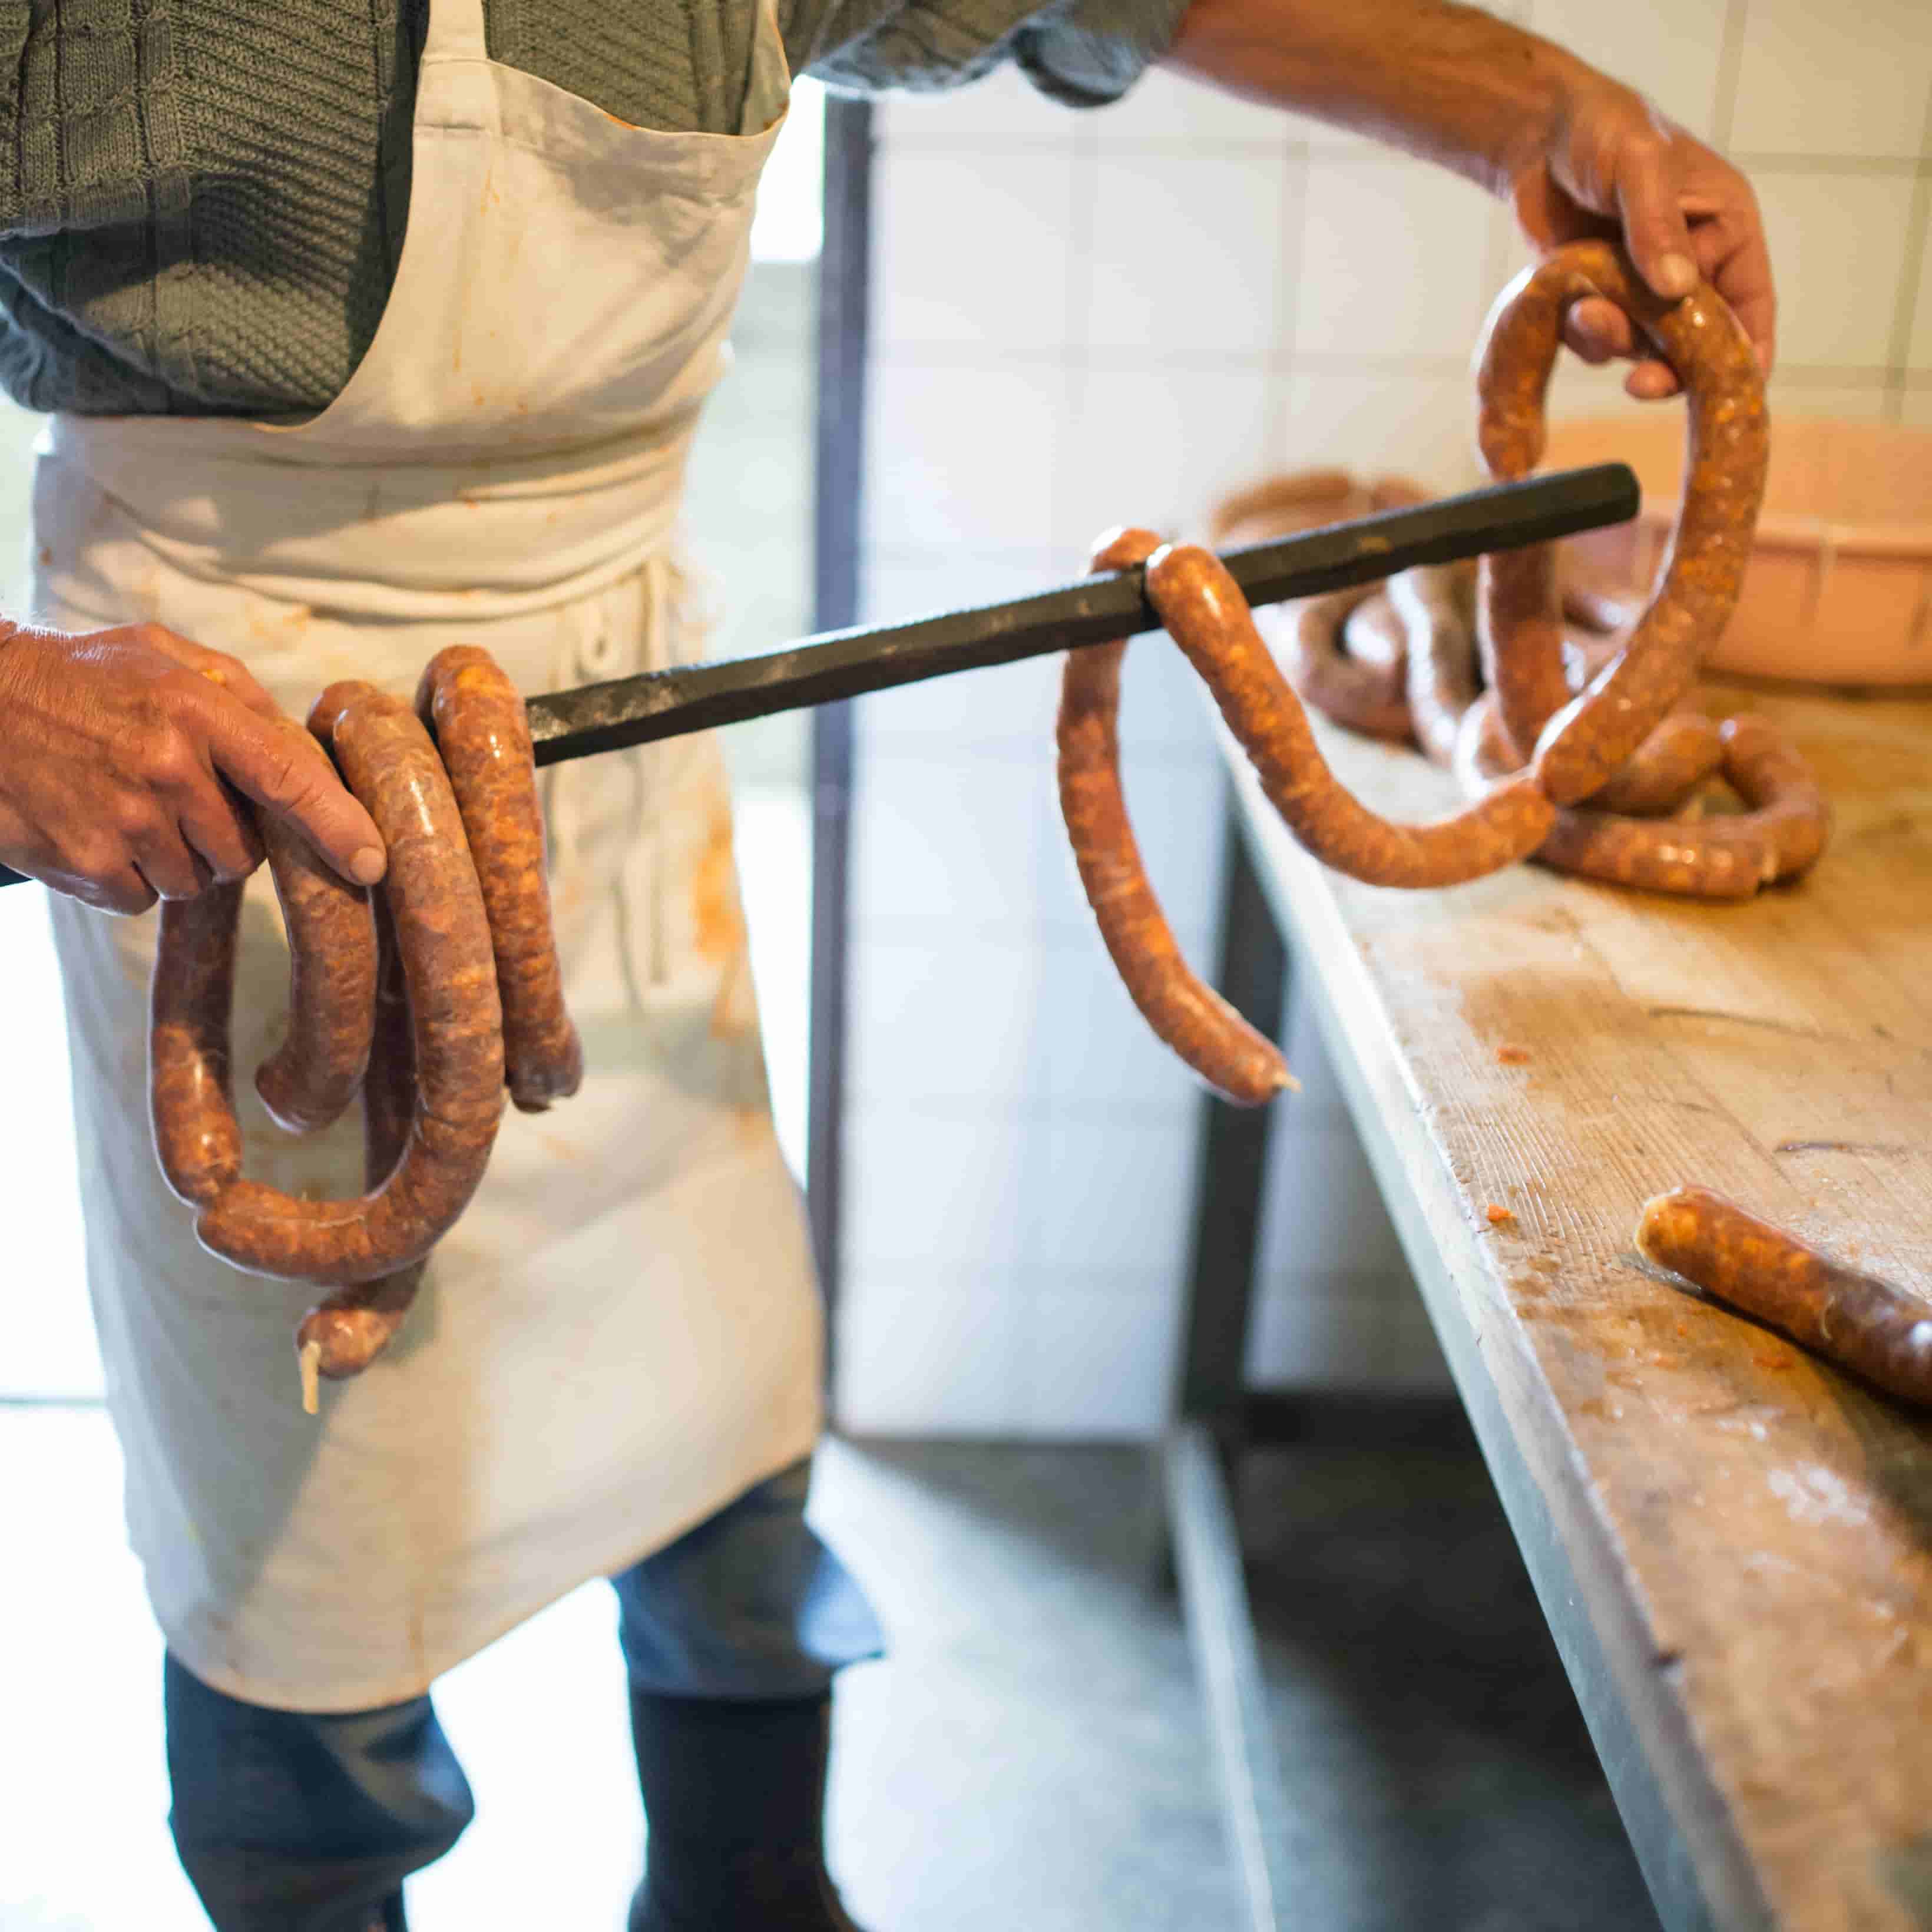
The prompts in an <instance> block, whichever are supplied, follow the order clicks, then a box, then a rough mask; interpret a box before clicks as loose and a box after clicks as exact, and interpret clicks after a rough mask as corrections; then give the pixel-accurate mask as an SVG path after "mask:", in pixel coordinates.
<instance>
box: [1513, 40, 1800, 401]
mask: <svg viewBox="0 0 1932 1932" xmlns="http://www.w3.org/2000/svg"><path fill="white" fill-rule="evenodd" d="M1565 95H1566V98H1565V102H1564V105H1563V108H1562V112H1561V113H1560V114H1559V117H1558V119H1557V123H1556V127H1554V128H1553V130H1552V131H1551V133H1550V136H1549V137H1548V138H1547V140H1546V141H1545V142H1544V144H1543V148H1542V151H1541V152H1540V153H1538V154H1535V155H1534V156H1533V157H1532V158H1531V159H1530V160H1529V161H1528V162H1527V163H1526V165H1525V166H1523V168H1522V169H1521V170H1520V172H1518V174H1517V176H1516V178H1515V180H1514V182H1513V183H1512V184H1511V199H1512V201H1513V202H1514V205H1515V208H1516V214H1517V220H1518V221H1519V222H1520V223H1521V224H1522V227H1523V233H1524V234H1525V235H1526V236H1528V237H1529V241H1530V243H1531V245H1532V246H1533V247H1535V248H1538V250H1541V251H1545V252H1547V251H1549V250H1550V249H1552V248H1558V247H1560V246H1561V245H1562V244H1563V243H1564V242H1574V241H1576V240H1577V239H1580V237H1582V236H1586V235H1607V236H1612V237H1616V236H1622V239H1623V242H1624V245H1625V247H1626V248H1628V250H1629V251H1630V254H1631V260H1633V261H1634V262H1635V263H1637V267H1638V269H1639V270H1640V272H1642V274H1643V278H1644V280H1645V281H1647V282H1648V283H1649V284H1650V285H1651V287H1652V288H1653V289H1655V290H1656V291H1657V293H1658V294H1659V295H1661V296H1681V295H1684V294H1686V293H1688V292H1689V290H1690V289H1691V286H1692V284H1693V283H1694V281H1695V280H1696V278H1697V277H1698V276H1700V275H1701V276H1702V277H1703V278H1704V280H1705V281H1707V282H1709V283H1710V284H1711V285H1712V287H1714V288H1715V290H1717V291H1718V294H1720V295H1721V296H1723V297H1724V299H1725V301H1726V302H1728V303H1729V304H1730V306H1731V308H1732V309H1733V311H1734V312H1735V313H1736V316H1737V318H1738V320H1739V321H1740V322H1741V323H1743V324H1744V326H1745V333H1746V334H1747V335H1749V336H1750V338H1751V341H1752V343H1753V344H1754V346H1755V347H1756V348H1757V360H1758V367H1759V368H1760V369H1762V370H1763V371H1764V373H1765V374H1766V375H1767V376H1768V375H1769V374H1771V365H1772V356H1773V354H1774V353H1775V348H1776V338H1777V326H1778V302H1777V298H1776V296H1775V294H1774V293H1773V292H1772V283H1771V256H1770V254H1769V251H1767V250H1766V247H1765V242H1764V229H1763V224H1762V223H1761V222H1760V220H1759V218H1758V209H1757V196H1755V195H1754V194H1753V193H1752V192H1751V183H1750V182H1749V181H1747V180H1745V178H1744V176H1743V175H1741V174H1740V173H1739V172H1738V171H1737V169H1736V168H1734V167H1733V166H1731V164H1730V163H1729V162H1728V161H1727V160H1724V158H1723V157H1722V156H1721V155H1718V154H1713V153H1712V151H1711V150H1710V149H1709V148H1707V147H1706V146H1705V145H1703V142H1700V141H1697V140H1694V139H1692V138H1691V136H1689V135H1688V134H1687V133H1685V131H1684V130H1683V129H1682V128H1681V127H1676V126H1674V125H1673V124H1672V123H1671V122H1670V121H1667V120H1665V119H1664V117H1663V116H1662V115H1661V114H1659V113H1658V112H1657V110H1655V108H1653V107H1652V106H1651V105H1650V104H1649V102H1648V101H1646V100H1644V98H1643V97H1642V96H1641V95H1637V94H1633V93H1632V92H1631V91H1630V89H1628V88H1627V87H1620V86H1618V85H1617V83H1616V82H1615V81H1613V80H1606V79H1605V78H1604V76H1602V75H1601V74H1595V73H1593V72H1592V71H1591V70H1590V69H1589V68H1584V69H1583V70H1582V74H1581V77H1580V78H1578V79H1577V80H1573V81H1572V82H1571V85H1570V86H1568V88H1567V89H1565ZM1564 335H1565V340H1566V341H1568V343H1569V344H1570V347H1571V348H1572V349H1574V350H1576V352H1577V354H1578V355H1580V356H1582V357H1583V359H1584V360H1585V361H1586V362H1608V361H1609V360H1610V359H1611V358H1612V357H1613V356H1632V355H1635V354H1636V353H1637V350H1638V347H1639V345H1638V343H1637V340H1636V338H1635V337H1634V334H1633V332H1632V330H1631V325H1630V320H1629V318H1628V317H1627V316H1626V315H1625V314H1624V312H1623V311H1622V310H1621V309H1620V308H1616V306H1615V305H1613V304H1611V303H1610V302H1579V303H1578V304H1577V305H1576V307H1575V308H1573V309H1572V310H1571V311H1570V314H1569V317H1568V321H1567V323H1566V325H1565V330H1564ZM1624 386H1625V389H1628V391H1629V392H1630V393H1631V395H1633V396H1636V397H1638V398H1641V399H1642V400H1643V401H1654V400H1655V399H1656V398H1658V397H1661V396H1670V395H1675V394H1676V392H1677V378H1676V377H1675V376H1673V374H1671V372H1670V368H1669V367H1668V366H1667V365H1666V364H1664V363H1662V362H1652V361H1640V362H1638V364H1637V367H1636V368H1634V369H1633V370H1632V371H1631V373H1630V375H1629V377H1628V378H1627V379H1626V380H1625V384H1624Z"/></svg>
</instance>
